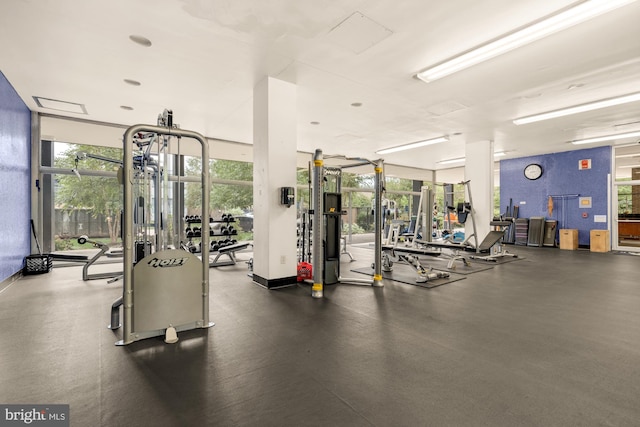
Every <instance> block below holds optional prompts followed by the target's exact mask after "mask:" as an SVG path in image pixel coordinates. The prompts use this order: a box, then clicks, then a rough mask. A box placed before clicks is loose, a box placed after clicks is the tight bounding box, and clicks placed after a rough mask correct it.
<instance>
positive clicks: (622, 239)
mask: <svg viewBox="0 0 640 427" xmlns="http://www.w3.org/2000/svg"><path fill="white" fill-rule="evenodd" d="M613 161H614V168H613V170H614V171H615V178H614V181H613V192H612V195H613V197H612V198H611V199H612V207H611V215H612V219H613V222H612V227H611V228H612V230H611V231H612V249H614V250H619V251H628V252H640V147H635V146H628V147H615V149H614V159H613Z"/></svg>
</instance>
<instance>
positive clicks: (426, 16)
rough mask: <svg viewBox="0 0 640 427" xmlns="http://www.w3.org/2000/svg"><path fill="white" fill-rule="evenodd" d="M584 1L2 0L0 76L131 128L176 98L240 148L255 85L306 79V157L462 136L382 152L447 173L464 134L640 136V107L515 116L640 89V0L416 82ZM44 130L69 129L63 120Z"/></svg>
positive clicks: (301, 139) (514, 146) (500, 143)
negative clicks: (140, 40) (542, 117)
mask: <svg viewBox="0 0 640 427" xmlns="http://www.w3.org/2000/svg"><path fill="white" fill-rule="evenodd" d="M574 2H575V1H571V0H519V1H513V0H484V1H482V2H479V1H473V0H448V1H440V0H438V1H436V0H395V1H389V0H387V1H382V0H378V1H375V0H366V1H365V0H334V1H330V0H315V1H305V0H298V1H294V0H244V1H242V0H136V1H130V0H111V1H108V2H104V1H100V2H98V1H94V0H84V1H77V0H55V1H54V0H4V1H3V2H2V14H0V71H1V72H2V73H4V75H5V76H6V77H7V79H8V80H9V81H10V82H11V84H12V85H13V86H14V87H15V89H16V90H17V92H18V94H19V95H20V96H21V97H22V99H23V100H24V101H25V103H26V104H27V105H28V106H29V108H31V109H32V110H34V111H40V112H43V113H48V114H56V115H62V116H69V117H76V118H80V119H88V120H93V121H98V122H105V123H115V124H121V125H131V124H134V123H150V124H154V123H155V122H156V118H157V116H158V113H160V112H162V111H163V110H164V109H165V108H169V109H172V110H173V112H174V117H175V119H174V120H175V122H176V123H179V124H180V126H181V127H182V128H184V129H190V130H194V131H197V132H200V133H202V134H204V135H206V136H207V137H210V138H214V139H222V140H229V141H236V142H240V143H243V145H239V146H238V147H239V149H240V150H241V151H242V150H245V151H247V150H248V149H249V151H250V146H249V147H247V145H246V144H250V143H251V142H252V132H253V131H252V93H253V88H254V86H255V85H256V83H257V82H258V81H260V80H261V79H263V78H265V76H271V77H274V78H278V79H282V80H285V81H288V82H292V83H295V84H296V85H297V88H298V117H297V120H298V150H299V151H302V152H313V151H314V150H315V149H316V148H322V149H323V151H324V153H326V154H344V155H346V156H358V157H364V158H369V159H376V158H379V157H380V156H379V155H376V154H375V151H376V150H378V149H381V148H385V147H390V146H394V145H400V144H405V143H409V142H414V141H418V140H423V139H427V138H431V137H435V136H440V135H449V136H450V137H451V141H450V142H448V143H445V144H438V145H434V146H427V147H423V148H419V149H416V150H410V151H405V152H400V153H394V154H388V155H386V156H384V158H385V162H386V164H397V165H404V166H408V167H412V168H424V169H443V168H447V167H450V166H443V165H439V164H438V163H436V162H437V161H439V160H443V159H448V158H455V157H462V156H464V147H465V142H473V141H479V140H487V139H489V140H493V141H494V146H495V149H496V150H505V151H507V152H508V154H507V156H506V157H505V158H513V157H523V156H529V155H535V154H544V153H550V152H559V151H567V150H572V149H576V148H584V147H585V146H579V147H576V146H573V145H571V144H569V143H568V142H567V141H569V140H571V139H575V138H579V137H589V136H599V135H606V134H611V133H616V132H619V131H622V130H640V102H636V103H632V104H627V105H624V106H620V107H611V108H608V109H605V110H600V111H598V112H591V113H583V114H578V115H574V116H570V117H565V118H561V119H554V120H548V121H545V122H539V123H534V124H529V125H523V126H515V125H514V124H513V123H512V122H511V121H512V120H513V119H514V118H516V117H521V116H525V115H530V114H534V113H538V112H544V111H549V110H554V109H558V108H562V107H566V106H571V105H575V104H580V103H585V102H589V101H593V100H599V99H603V98H610V97H613V96H617V95H622V94H627V93H632V92H639V91H640V25H639V23H640V1H636V2H635V3H632V4H630V5H627V6H624V7H622V8H620V9H617V10H615V11H613V12H610V13H608V14H606V15H602V16H600V17H597V18H595V19H593V20H591V21H589V22H586V23H583V24H580V25H578V26H576V27H573V28H571V29H568V30H565V31H562V32H560V33H558V34H556V35H553V36H551V37H548V38H546V39H543V40H541V41H538V42H535V43H532V44H530V45H528V46H526V47H524V48H521V49H518V50H515V51H512V52H511V53H508V54H505V55H503V56H500V57H498V58H495V59H493V60H490V61H488V62H485V63H483V64H480V65H477V66H475V67H472V68H470V69H467V70H466V71H463V72H460V73H457V74H454V75H451V76H449V77H446V78H444V79H441V80H437V81H435V82H432V83H429V84H426V83H424V82H422V81H420V80H417V79H416V78H415V77H414V75H415V74H416V72H418V71H420V70H422V69H424V68H426V67H428V66H430V65H433V64H435V63H438V62H440V61H442V60H445V59H447V58H449V57H451V56H454V55H456V54H458V53H462V52H464V51H465V50H468V49H470V48H472V47H475V46H477V45H479V44H482V43H484V42H487V41H489V40H491V39H493V38H495V37H497V36H500V35H502V34H505V33H508V32H510V31H512V30H514V29H516V28H518V27H521V26H523V25H525V24H527V23H529V22H532V21H534V20H536V19H539V18H540V17H542V16H545V15H548V14H550V13H552V12H554V11H556V10H558V9H561V8H563V7H565V6H567V5H570V4H572V3H574ZM345 20H346V21H345ZM131 35H140V36H144V37H146V38H148V39H149V40H151V42H152V46H150V47H144V46H141V45H139V44H136V43H134V42H132V41H131V40H130V38H129V36H131ZM124 79H132V80H136V81H139V82H140V83H141V85H140V86H132V85H130V84H127V83H125V82H124ZM572 85H577V86H578V87H576V88H574V89H570V87H571V86H572ZM34 96H39V97H44V98H51V99H56V100H62V101H67V102H73V103H79V104H83V105H84V106H85V107H86V110H87V114H86V115H83V114H77V113H65V112H63V111H57V110H51V109H45V108H40V107H38V106H37V105H36V103H35V102H34V100H33V97H34ZM356 102H359V103H362V106H360V107H353V106H351V104H352V103H356ZM121 106H130V107H133V110H132V111H126V110H123V109H122V108H120V107H121ZM311 122H319V124H318V125H313V124H311ZM43 132H44V133H45V134H46V133H47V132H49V134H48V135H47V136H50V137H53V138H56V139H58V140H60V139H62V140H65V139H64V138H70V137H69V136H68V135H66V134H65V130H64V129H62V128H61V126H60V125H57V126H52V127H50V128H47V127H46V126H44V125H43ZM67 133H68V132H67ZM118 134H120V131H118ZM109 138H111V136H110V137H109ZM113 138H114V139H115V137H113ZM636 140H637V139H636ZM636 140H626V141H618V142H617V143H618V144H623V143H629V142H635V141H636ZM85 142H86V141H85ZM232 145H233V144H227V145H226V146H224V147H223V148H221V150H232V149H233V148H232ZM212 152H213V153H214V155H216V154H219V152H218V153H216V151H215V149H214V150H212ZM468 161H469V160H468Z"/></svg>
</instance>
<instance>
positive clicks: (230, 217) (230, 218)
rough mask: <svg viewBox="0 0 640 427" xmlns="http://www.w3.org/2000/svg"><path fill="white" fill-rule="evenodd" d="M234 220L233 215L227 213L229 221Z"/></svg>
mask: <svg viewBox="0 0 640 427" xmlns="http://www.w3.org/2000/svg"><path fill="white" fill-rule="evenodd" d="M233 221H234V219H233V215H231V214H229V215H227V222H233Z"/></svg>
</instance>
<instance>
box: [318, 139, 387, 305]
mask: <svg viewBox="0 0 640 427" xmlns="http://www.w3.org/2000/svg"><path fill="white" fill-rule="evenodd" d="M341 157H342V156H341ZM342 158H344V159H346V160H355V161H356V162H357V163H354V164H350V165H346V166H342V167H340V168H325V166H324V156H323V154H322V150H320V149H317V150H316V151H315V153H314V155H313V179H312V181H313V191H312V193H313V195H312V200H313V203H312V207H313V224H314V225H313V229H312V238H311V242H312V265H313V285H312V287H311V296H312V297H313V298H322V297H323V296H324V285H329V284H336V283H351V284H363V285H370V286H374V287H382V286H384V284H383V283H382V271H381V264H382V255H381V254H382V193H383V161H382V160H378V161H375V162H374V161H370V160H366V159H360V158H358V159H350V158H346V157H342ZM362 165H372V166H373V167H374V172H375V184H374V186H375V189H374V194H375V196H374V198H375V200H374V224H375V248H374V253H375V261H374V274H373V277H372V278H370V279H360V278H348V277H344V276H342V275H341V274H340V255H341V253H342V249H341V241H342V237H341V232H342V224H341V216H342V194H341V178H342V175H341V174H342V169H343V168H348V167H356V166H362ZM329 181H332V183H331V184H333V188H332V190H333V191H331V192H328V191H324V190H323V183H325V182H327V185H329Z"/></svg>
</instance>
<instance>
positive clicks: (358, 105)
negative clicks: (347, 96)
mask: <svg viewBox="0 0 640 427" xmlns="http://www.w3.org/2000/svg"><path fill="white" fill-rule="evenodd" d="M351 106H352V107H362V102H352V103H351Z"/></svg>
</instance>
